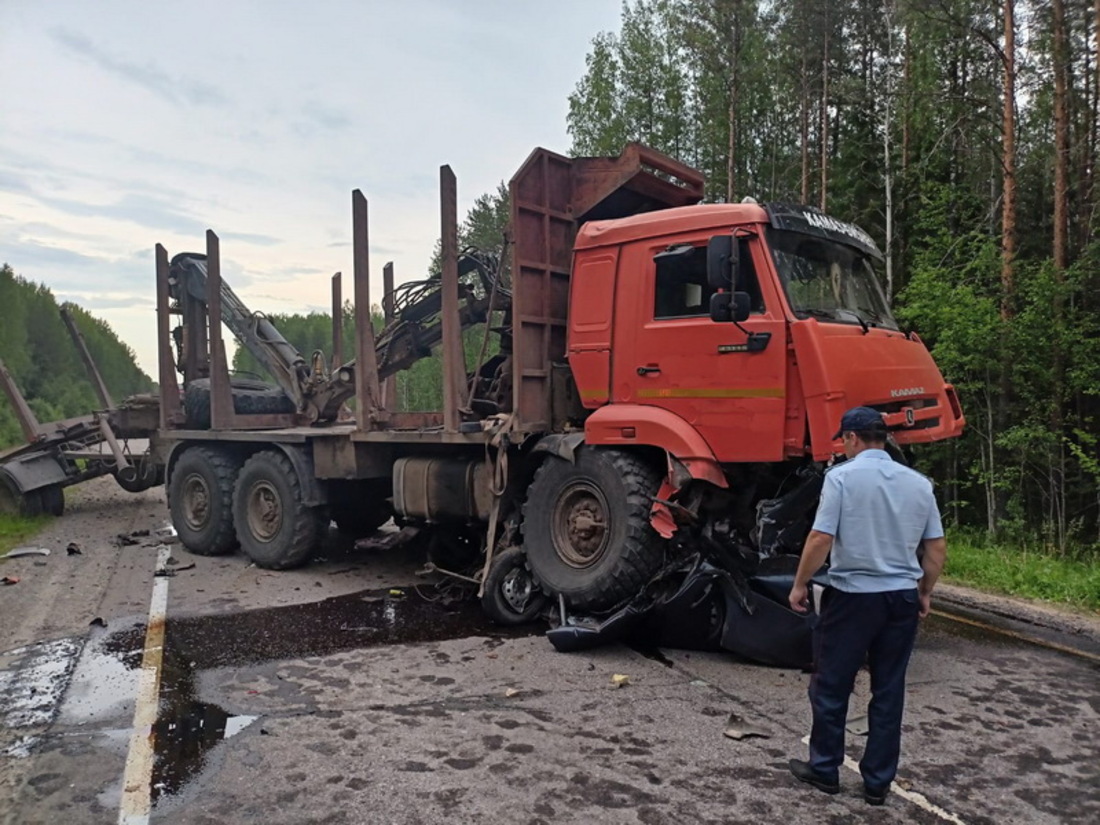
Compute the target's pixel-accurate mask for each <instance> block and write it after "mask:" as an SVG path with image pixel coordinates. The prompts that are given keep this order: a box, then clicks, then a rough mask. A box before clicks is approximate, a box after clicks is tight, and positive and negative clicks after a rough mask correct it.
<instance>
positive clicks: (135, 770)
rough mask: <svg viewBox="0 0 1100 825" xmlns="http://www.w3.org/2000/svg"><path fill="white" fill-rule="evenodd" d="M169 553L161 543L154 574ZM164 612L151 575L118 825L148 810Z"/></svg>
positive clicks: (160, 579)
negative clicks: (139, 675)
mask: <svg viewBox="0 0 1100 825" xmlns="http://www.w3.org/2000/svg"><path fill="white" fill-rule="evenodd" d="M171 554H172V551H171V548H169V547H168V546H167V545H165V544H162V545H160V547H159V548H158V553H157V568H156V569H157V572H158V573H159V572H161V571H164V570H167V569H168V567H167V565H168V558H169V557H170V556H171ZM167 610H168V577H167V576H164V575H160V576H157V575H154V577H153V596H152V598H151V599H150V600H149V624H148V625H147V626H146V631H145V652H144V654H143V655H142V657H141V678H140V681H139V682H138V692H137V699H136V702H135V705H134V727H133V733H132V734H131V736H130V752H129V754H128V755H127V757H126V769H125V770H124V771H123V774H122V803H121V805H120V806H119V811H118V823H119V825H146V823H148V822H149V813H150V811H151V809H152V782H153V758H154V754H153V724H154V723H155V722H156V721H157V705H158V702H159V698H160V667H161V661H162V660H163V658H164V619H165V615H166V613H167Z"/></svg>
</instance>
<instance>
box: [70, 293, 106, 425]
mask: <svg viewBox="0 0 1100 825" xmlns="http://www.w3.org/2000/svg"><path fill="white" fill-rule="evenodd" d="M61 320H62V321H64V322H65V329H67V330H68V331H69V337H70V338H72V339H73V346H75V347H76V351H77V353H79V355H80V360H81V361H82V362H83V363H84V370H85V372H87V373H88V380H89V381H91V382H92V389H93V390H95V394H96V398H98V399H99V403H100V404H101V405H102V406H103V409H105V410H113V409H114V408H115V402H114V401H112V400H111V393H109V392H108V391H107V385H106V384H105V383H104V381H103V376H102V375H100V374H99V368H98V367H96V363H95V359H93V358H92V354H91V353H90V352H89V351H88V345H87V344H86V343H85V341H84V336H83V335H81V334H80V330H79V329H78V328H77V326H76V319H75V318H73V314H72V312H71V311H70V310H69V308H68V307H67V306H63V307H61Z"/></svg>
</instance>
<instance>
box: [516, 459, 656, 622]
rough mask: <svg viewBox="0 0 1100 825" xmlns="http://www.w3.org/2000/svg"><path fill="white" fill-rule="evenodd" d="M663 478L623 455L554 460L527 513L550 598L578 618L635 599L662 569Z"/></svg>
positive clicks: (538, 479) (527, 532) (538, 480)
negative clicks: (657, 501) (659, 497)
mask: <svg viewBox="0 0 1100 825" xmlns="http://www.w3.org/2000/svg"><path fill="white" fill-rule="evenodd" d="M660 481H661V478H660V473H659V472H658V471H657V470H656V469H654V468H653V467H650V466H649V465H648V464H646V463H645V462H643V461H642V460H641V459H640V458H639V457H638V456H636V455H633V454H631V453H626V452H622V451H619V450H594V449H586V450H580V451H578V453H577V459H576V463H570V462H568V461H564V460H560V459H548V460H547V461H546V462H545V463H544V464H543V465H542V466H541V467H539V469H538V472H537V473H535V478H534V481H533V482H532V483H531V487H530V490H529V491H528V495H527V504H526V505H525V507H524V519H523V543H524V549H526V551H527V559H528V562H529V563H530V565H531V570H532V572H533V573H534V574H535V578H536V579H537V580H538V582H539V584H540V585H541V586H542V588H543V590H544V591H546V592H547V593H549V594H550V595H554V594H557V593H561V594H562V595H564V596H565V599H566V601H567V602H568V603H569V605H570V606H571V607H573V608H576V609H577V610H582V611H586V610H588V611H595V610H601V609H606V608H609V607H611V606H613V605H615V604H618V603H619V602H621V601H623V600H624V599H627V598H629V597H631V596H633V595H634V594H635V593H637V592H638V591H640V590H641V589H642V587H643V586H645V584H646V582H648V581H649V579H650V578H651V577H652V576H653V574H654V573H656V572H657V570H658V569H659V568H660V566H661V563H662V561H663V558H664V550H665V542H664V541H662V539H661V537H660V536H659V535H658V534H657V533H656V531H654V529H653V528H652V527H651V526H650V523H649V511H650V508H651V506H652V502H653V498H652V497H653V496H654V495H655V494H656V492H657V489H658V487H659V485H660Z"/></svg>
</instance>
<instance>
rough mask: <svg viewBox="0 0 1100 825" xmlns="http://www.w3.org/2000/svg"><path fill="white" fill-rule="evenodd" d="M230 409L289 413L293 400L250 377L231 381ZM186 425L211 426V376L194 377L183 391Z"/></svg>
mask: <svg viewBox="0 0 1100 825" xmlns="http://www.w3.org/2000/svg"><path fill="white" fill-rule="evenodd" d="M229 386H230V389H231V391H232V394H233V411H234V412H236V413H237V414H238V415H273V414H290V413H293V412H294V411H295V408H294V402H293V401H291V400H290V399H289V398H287V397H286V394H285V393H284V392H283V391H282V390H281V389H279V388H278V387H275V386H272V385H271V384H268V383H265V382H264V381H254V380H252V379H249V378H234V379H232V380H231V381H230V385H229ZM183 412H184V418H185V424H186V426H187V427H188V428H189V429H192V430H209V429H210V379H209V378H196V379H195V380H194V381H192V382H191V383H190V384H188V385H187V389H185V390H184V391H183Z"/></svg>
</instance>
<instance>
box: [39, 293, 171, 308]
mask: <svg viewBox="0 0 1100 825" xmlns="http://www.w3.org/2000/svg"><path fill="white" fill-rule="evenodd" d="M56 297H57V299H58V301H72V302H73V303H74V304H79V305H80V306H82V307H83V308H84V309H87V310H93V309H96V310H99V309H147V308H149V307H154V306H156V301H153V300H152V299H150V298H140V297H138V296H136V295H129V294H125V293H122V294H109V295H104V294H88V293H86V292H60V291H59V292H58V293H57V294H56Z"/></svg>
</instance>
